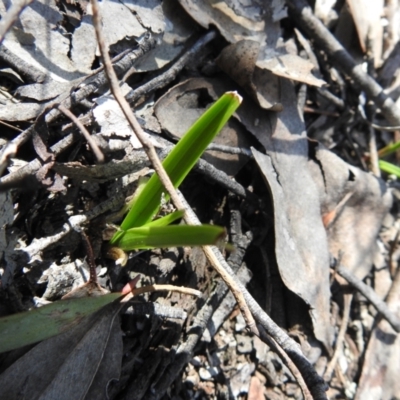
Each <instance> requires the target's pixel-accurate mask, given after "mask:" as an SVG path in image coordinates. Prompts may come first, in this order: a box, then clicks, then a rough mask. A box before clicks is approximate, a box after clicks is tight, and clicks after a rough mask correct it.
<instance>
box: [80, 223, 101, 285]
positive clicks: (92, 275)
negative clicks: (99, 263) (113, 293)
mask: <svg viewBox="0 0 400 400" xmlns="http://www.w3.org/2000/svg"><path fill="white" fill-rule="evenodd" d="M79 233H80V234H81V236H82V239H83V244H84V245H85V249H86V254H87V258H88V264H89V282H91V283H97V273H96V261H95V259H94V254H93V248H92V245H91V243H90V240H89V237H88V235H86V233H85V231H84V230H83V229H81V230H80V231H79Z"/></svg>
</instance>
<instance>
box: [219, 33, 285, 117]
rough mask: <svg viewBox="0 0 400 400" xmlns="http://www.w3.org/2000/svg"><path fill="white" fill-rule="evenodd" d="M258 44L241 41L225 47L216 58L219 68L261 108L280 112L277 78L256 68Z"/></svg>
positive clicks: (251, 41) (252, 41)
mask: <svg viewBox="0 0 400 400" xmlns="http://www.w3.org/2000/svg"><path fill="white" fill-rule="evenodd" d="M259 51H260V43H258V42H256V41H254V40H241V41H239V42H237V43H234V44H231V45H229V46H227V47H225V48H224V49H223V50H222V52H221V54H220V56H219V57H218V58H217V63H218V65H219V67H220V68H221V69H222V70H223V71H224V72H225V73H227V74H228V75H229V76H230V77H231V78H232V79H233V80H234V81H235V82H237V83H238V84H239V85H240V86H241V87H242V88H243V89H245V90H246V91H247V93H249V94H250V95H251V96H252V97H253V98H254V100H256V101H257V102H258V103H259V104H260V106H261V107H263V108H265V109H267V110H268V109H270V110H275V111H280V110H281V109H282V106H281V104H280V99H279V97H280V95H279V83H278V78H277V77H276V76H274V75H273V74H272V73H270V72H269V71H267V70H265V69H260V68H258V67H257V66H256V63H257V59H258V55H259Z"/></svg>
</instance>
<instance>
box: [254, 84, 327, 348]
mask: <svg viewBox="0 0 400 400" xmlns="http://www.w3.org/2000/svg"><path fill="white" fill-rule="evenodd" d="M281 85H282V105H283V111H282V112H281V113H279V114H278V115H277V120H276V125H275V130H274V132H273V135H272V136H271V137H266V138H265V141H266V142H267V143H268V146H266V153H267V154H266V155H264V154H262V153H260V152H258V151H256V150H253V154H254V158H255V160H256V162H257V163H258V165H259V167H260V169H261V172H262V173H263V175H264V178H265V181H266V183H267V186H268V187H269V189H270V191H271V196H272V201H273V207H274V221H275V223H274V227H275V254H276V260H277V264H278V269H279V273H280V275H281V277H282V280H283V282H284V284H285V286H286V287H287V288H288V289H290V290H291V291H292V292H294V293H296V294H297V295H298V296H299V297H301V298H302V299H303V300H304V301H305V302H306V303H307V304H308V305H309V307H310V310H309V313H310V315H311V319H312V322H313V328H314V333H315V336H316V338H317V339H318V340H320V341H321V342H322V343H324V345H325V346H326V347H327V348H330V346H331V344H332V329H331V324H330V317H329V316H330V305H329V300H330V284H329V251H328V241H327V235H326V232H325V229H324V226H323V224H322V219H321V214H320V208H321V204H320V198H319V191H318V186H317V185H316V183H315V182H314V181H313V178H312V176H311V174H310V172H309V170H308V167H307V165H308V142H307V137H306V132H305V126H304V122H303V120H302V118H301V114H300V111H299V109H298V108H297V102H296V95H295V91H294V85H293V83H291V82H289V81H287V80H283V79H282V80H281Z"/></svg>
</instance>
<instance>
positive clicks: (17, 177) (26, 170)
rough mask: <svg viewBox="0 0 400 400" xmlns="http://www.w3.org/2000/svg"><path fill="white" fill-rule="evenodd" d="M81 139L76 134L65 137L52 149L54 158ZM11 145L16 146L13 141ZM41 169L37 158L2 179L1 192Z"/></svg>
mask: <svg viewBox="0 0 400 400" xmlns="http://www.w3.org/2000/svg"><path fill="white" fill-rule="evenodd" d="M79 137H80V136H79V135H78V134H77V133H75V134H73V133H71V134H69V135H68V136H65V137H64V138H62V139H61V140H60V141H59V142H57V143H56V144H54V145H53V146H51V147H50V150H51V153H52V154H54V156H57V155H58V154H60V153H61V152H63V151H64V150H66V149H67V148H68V147H69V146H71V145H72V144H73V143H75V142H76V141H77V140H78V138H79ZM10 145H13V146H16V145H15V143H14V142H13V141H11V142H10ZM41 167H42V163H41V162H40V160H39V159H38V158H35V159H34V160H32V161H30V162H29V163H28V164H26V165H24V166H23V167H22V168H20V169H18V170H17V171H15V172H12V173H10V174H8V175H6V176H3V177H2V178H1V179H0V190H3V189H4V188H5V187H10V186H12V184H13V183H14V182H15V183H17V182H19V181H21V180H23V179H24V178H26V177H28V176H30V175H32V174H33V173H34V172H36V171H37V170H38V169H39V168H41Z"/></svg>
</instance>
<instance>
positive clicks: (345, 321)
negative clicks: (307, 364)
mask: <svg viewBox="0 0 400 400" xmlns="http://www.w3.org/2000/svg"><path fill="white" fill-rule="evenodd" d="M352 299H353V294H352V293H346V294H345V295H344V308H343V318H342V323H341V324H340V330H339V334H338V337H337V340H336V348H335V352H334V354H333V356H332V359H331V360H330V362H329V364H328V366H327V367H326V371H325V374H324V379H325V381H327V382H329V381H330V380H331V377H332V373H333V370H334V369H335V367H336V363H337V360H338V359H339V356H340V354H341V353H342V351H343V342H344V336H345V334H346V330H347V326H348V325H349V319H350V306H351V301H352Z"/></svg>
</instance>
